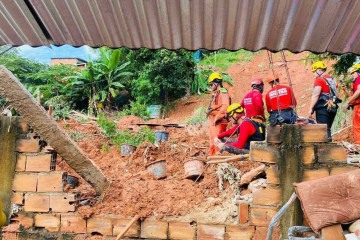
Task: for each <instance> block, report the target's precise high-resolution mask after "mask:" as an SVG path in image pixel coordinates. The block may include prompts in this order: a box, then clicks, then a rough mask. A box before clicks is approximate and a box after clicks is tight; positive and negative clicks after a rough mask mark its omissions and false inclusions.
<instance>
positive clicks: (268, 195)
mask: <svg viewBox="0 0 360 240" xmlns="http://www.w3.org/2000/svg"><path fill="white" fill-rule="evenodd" d="M253 204H255V205H266V206H278V205H280V204H281V188H278V187H267V188H264V189H260V190H259V191H257V192H255V193H254V200H253Z"/></svg>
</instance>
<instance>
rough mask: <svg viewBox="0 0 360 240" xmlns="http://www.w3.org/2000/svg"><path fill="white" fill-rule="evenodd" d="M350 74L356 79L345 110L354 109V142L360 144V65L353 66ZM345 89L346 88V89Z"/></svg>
mask: <svg viewBox="0 0 360 240" xmlns="http://www.w3.org/2000/svg"><path fill="white" fill-rule="evenodd" d="M349 73H350V74H351V76H352V77H353V78H354V81H353V82H352V84H351V85H352V86H351V87H352V95H351V96H350V97H349V98H348V100H347V102H346V104H345V106H344V108H345V109H346V108H348V106H352V107H354V112H353V126H352V127H353V136H354V142H355V143H356V144H360V87H359V85H360V63H356V64H355V65H353V66H352V67H351V68H350V70H349ZM344 89H345V88H344Z"/></svg>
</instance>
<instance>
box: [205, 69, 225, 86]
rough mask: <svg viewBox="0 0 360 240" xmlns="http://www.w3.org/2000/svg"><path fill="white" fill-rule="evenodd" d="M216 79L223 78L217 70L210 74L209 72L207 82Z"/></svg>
mask: <svg viewBox="0 0 360 240" xmlns="http://www.w3.org/2000/svg"><path fill="white" fill-rule="evenodd" d="M216 79H218V80H221V81H222V80H223V78H222V76H221V74H220V73H218V72H213V73H212V74H210V76H209V79H208V84H210V83H212V82H213V81H215V80H216Z"/></svg>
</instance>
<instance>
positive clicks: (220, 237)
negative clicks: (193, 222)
mask: <svg viewBox="0 0 360 240" xmlns="http://www.w3.org/2000/svg"><path fill="white" fill-rule="evenodd" d="M224 239H225V226H224V225H206V224H199V225H198V235H197V240H224Z"/></svg>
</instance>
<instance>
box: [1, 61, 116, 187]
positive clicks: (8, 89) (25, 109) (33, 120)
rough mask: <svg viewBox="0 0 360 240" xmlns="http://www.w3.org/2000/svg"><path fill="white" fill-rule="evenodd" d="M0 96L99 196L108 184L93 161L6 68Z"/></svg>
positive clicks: (3, 68) (3, 72)
mask: <svg viewBox="0 0 360 240" xmlns="http://www.w3.org/2000/svg"><path fill="white" fill-rule="evenodd" d="M0 82H1V84H0V96H2V97H4V98H6V99H7V101H9V103H10V104H11V106H12V107H13V108H14V109H15V110H16V111H17V112H18V113H19V114H20V115H21V117H22V118H23V119H24V120H25V121H26V122H27V123H28V124H29V125H30V126H31V127H32V128H34V130H35V131H36V132H37V133H38V134H40V136H41V137H42V138H43V139H45V140H46V141H47V143H49V144H50V145H51V147H53V148H54V149H55V150H56V151H57V152H58V153H59V154H60V155H61V157H62V158H63V159H64V160H65V161H66V162H67V163H68V164H69V165H70V166H71V167H72V168H73V169H74V170H75V171H76V172H77V173H78V174H79V175H80V176H82V177H83V178H84V179H85V180H86V181H87V182H88V183H89V184H91V185H92V186H93V187H94V188H95V190H96V192H97V193H99V194H102V193H103V192H104V191H105V190H106V189H107V187H108V186H109V184H110V183H109V181H108V180H107V179H106V177H105V175H104V174H103V173H102V172H101V170H100V168H99V167H97V166H96V165H95V163H94V162H93V161H91V160H90V159H89V158H87V157H86V156H85V155H84V153H83V152H82V150H81V149H80V148H79V147H78V146H77V145H76V144H75V142H74V141H73V140H72V139H71V138H70V137H69V136H68V135H67V134H66V132H65V131H64V130H63V129H62V128H61V127H60V126H59V125H58V124H57V123H56V122H55V120H53V119H52V118H51V117H50V116H49V115H48V114H47V112H46V111H45V109H44V108H43V107H42V106H41V105H40V104H38V103H37V101H36V100H35V99H34V97H33V96H32V95H31V94H30V93H29V92H28V91H27V90H26V89H25V88H24V86H23V85H22V84H21V83H20V81H19V80H18V79H16V77H15V76H14V75H13V74H12V73H11V72H10V71H9V70H7V69H6V68H5V67H3V66H0Z"/></svg>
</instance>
